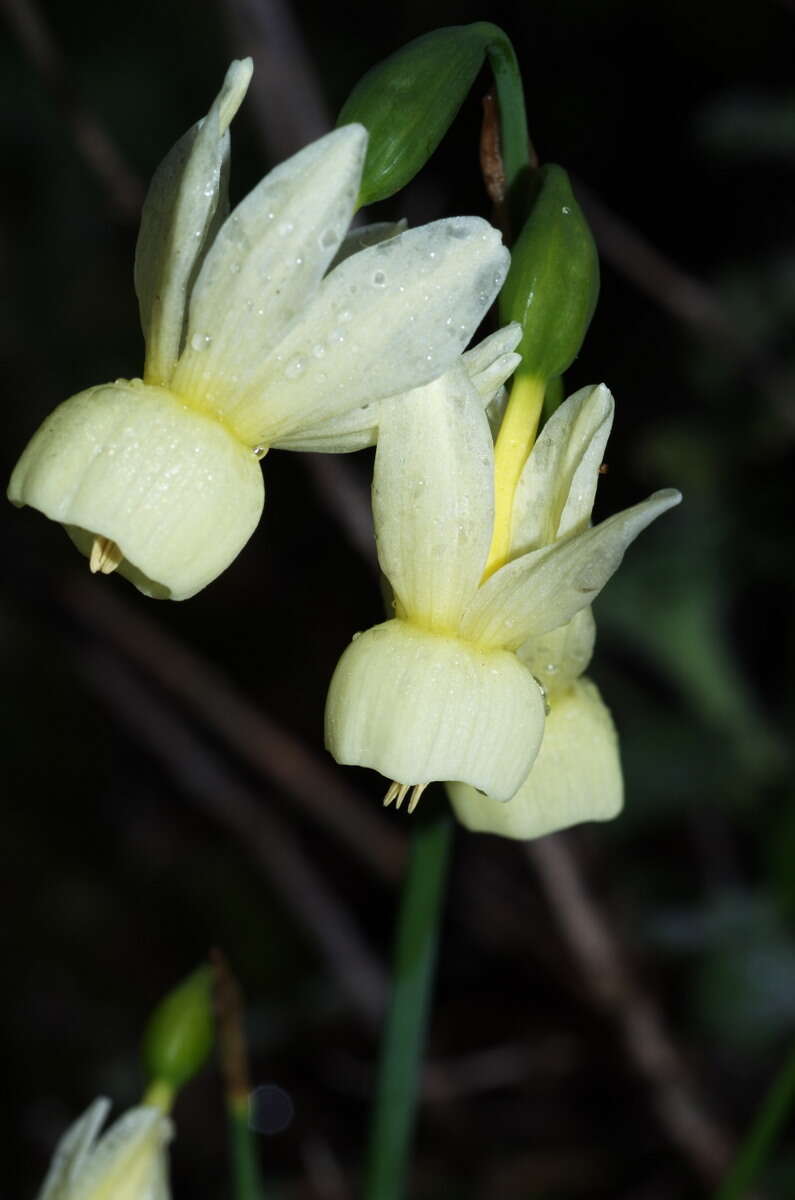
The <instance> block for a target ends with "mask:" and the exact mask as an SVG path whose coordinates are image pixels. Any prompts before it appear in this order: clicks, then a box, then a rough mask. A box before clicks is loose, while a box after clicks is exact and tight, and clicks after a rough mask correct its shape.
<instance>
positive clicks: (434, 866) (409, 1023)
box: [364, 806, 454, 1200]
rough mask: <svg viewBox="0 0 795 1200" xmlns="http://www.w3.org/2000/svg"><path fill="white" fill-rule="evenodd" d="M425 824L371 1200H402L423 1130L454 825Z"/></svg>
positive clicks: (429, 820)
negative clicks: (425, 1071)
mask: <svg viewBox="0 0 795 1200" xmlns="http://www.w3.org/2000/svg"><path fill="white" fill-rule="evenodd" d="M429 811H430V810H428V811H426V812H425V813H423V815H422V816H421V817H419V818H417V823H416V824H415V825H414V827H413V829H412V835H411V850H410V854H409V862H408V867H407V870H406V877H405V880H404V882H403V888H402V891H401V898H400V911H399V913H398V921H397V930H396V934H395V947H394V957H393V976H392V978H393V981H394V982H393V985H392V996H391V999H390V1003H389V1011H388V1013H387V1017H386V1024H385V1027H384V1033H383V1038H382V1041H381V1057H380V1063H379V1068H378V1085H377V1090H376V1096H375V1108H374V1112H373V1119H372V1125H371V1128H370V1145H369V1152H368V1160H367V1168H366V1176H365V1187H364V1197H365V1200H401V1198H402V1197H403V1196H404V1195H405V1190H406V1174H407V1169H408V1160H409V1154H410V1151H411V1145H412V1140H413V1135H414V1127H415V1124H416V1114H417V1100H418V1096H419V1092H420V1084H421V1078H422V1060H423V1051H424V1048H425V1040H426V1029H427V1023H428V1013H429V1010H430V1003H431V992H432V988H433V977H434V968H435V965H436V951H437V945H438V941H439V923H440V918H441V913H442V903H443V899H444V895H445V891H446V884H447V876H448V867H449V862H450V851H451V847H452V840H453V829H454V822H453V819H452V817H451V816H450V813H449V812H448V811H446V810H445V809H444V808H442V807H441V806H439V807H438V808H435V809H434V811H433V812H431V813H430V815H429Z"/></svg>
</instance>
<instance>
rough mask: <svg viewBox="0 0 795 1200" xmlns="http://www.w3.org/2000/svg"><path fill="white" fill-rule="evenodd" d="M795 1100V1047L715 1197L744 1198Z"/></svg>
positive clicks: (723, 1198) (720, 1198)
mask: <svg viewBox="0 0 795 1200" xmlns="http://www.w3.org/2000/svg"><path fill="white" fill-rule="evenodd" d="M793 1103H795V1049H793V1050H791V1051H790V1055H789V1058H788V1059H787V1060H786V1062H785V1063H784V1066H783V1067H782V1069H781V1071H780V1072H779V1074H778V1075H777V1076H776V1078H775V1080H774V1082H773V1086H772V1087H771V1089H770V1091H769V1092H768V1094H767V1095H766V1096H765V1099H764V1101H763V1102H762V1107H761V1108H760V1110H759V1112H758V1113H757V1114H756V1117H755V1118H754V1122H753V1124H752V1126H751V1128H750V1130H749V1131H748V1134H747V1135H746V1138H745V1141H744V1142H743V1144H742V1146H741V1147H740V1149H739V1150H738V1152H737V1157H736V1158H735V1160H734V1162H733V1163H732V1166H731V1168H730V1169H729V1173H728V1175H727V1176H726V1178H725V1179H724V1181H723V1183H722V1184H721V1185H720V1187H719V1188H718V1191H717V1192H716V1194H715V1200H743V1197H745V1196H747V1195H748V1191H749V1189H750V1187H751V1185H752V1184H753V1182H754V1180H755V1179H756V1177H757V1175H758V1174H759V1172H760V1171H761V1170H762V1167H763V1166H764V1165H765V1162H766V1161H767V1158H768V1155H769V1154H770V1151H771V1150H772V1148H773V1143H774V1142H775V1140H776V1138H777V1137H778V1135H779V1133H780V1132H781V1127H782V1125H783V1124H784V1122H785V1121H786V1119H787V1117H788V1115H789V1112H790V1109H791V1108H792V1106H793Z"/></svg>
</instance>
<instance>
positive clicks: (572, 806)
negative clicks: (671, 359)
mask: <svg viewBox="0 0 795 1200" xmlns="http://www.w3.org/2000/svg"><path fill="white" fill-rule="evenodd" d="M612 424H613V398H612V396H611V395H610V392H609V391H608V390H607V388H605V387H595V388H583V389H582V391H580V392H577V393H575V395H573V396H571V397H569V399H568V400H567V401H566V402H565V403H564V404H562V405H561V406H560V408H558V410H557V411H556V412H555V413H554V414H553V416H552V417H551V418H550V419H549V421H547V423H546V425H545V426H544V429H543V430H542V432H541V434H540V436H539V438H538V441H537V442H536V444H535V446H534V447H533V450H532V451H531V453H530V456H529V458H528V460H527V463H526V465H525V467H524V470H523V472H522V475H521V477H520V480H519V485H518V487H517V489H516V495H515V499H514V506H513V523H512V529H511V554H512V555H516V554H522V553H526V552H528V551H529V552H536V553H538V552H539V551H541V552H543V548H544V547H547V546H551V545H553V544H554V543H556V542H558V543H559V542H560V539H569V538H576V535H577V534H579V533H582V532H583V531H585V530H588V528H589V526H590V518H591V509H592V508H593V503H594V497H595V495H596V487H597V483H598V480H599V468H600V465H601V463H602V461H603V459H604V453H605V446H606V444H607V439H608V437H609V435H610V429H611V426H612ZM662 494H663V495H664V494H665V493H662ZM669 495H671V496H672V497H673V496H675V497H676V498H677V499H678V493H669ZM673 502H676V501H675V500H674V501H673ZM647 503H648V502H647ZM629 511H630V512H632V511H633V510H631V509H630V510H629ZM620 515H621V516H623V515H625V514H620ZM617 519H618V518H613V520H614V521H615V520H617ZM608 524H609V523H608ZM636 532H637V531H636ZM589 536H590V535H589ZM590 599H592V597H589V600H590ZM594 637H595V626H594V620H593V615H592V612H591V607H590V603H587V605H586V607H583V608H581V609H580V610H579V612H577V613H576V615H575V616H574V617H573V618H572V619H571V620H570V621H568V622H567V623H566V624H564V625H561V626H559V627H558V628H557V629H553V630H551V631H549V632H547V633H544V634H542V635H541V636H533V637H530V638H528V639H527V641H525V642H524V643H523V644H522V645H521V646H520V647H519V648H518V650H517V654H518V656H519V658H520V659H521V660H522V661H523V662H524V663H525V664H526V665H527V667H528V669H529V670H530V671H531V672H532V674H533V675H534V676H535V678H536V679H538V680H539V682H540V683H541V684H542V686H543V687H544V690H545V693H546V697H547V718H546V723H545V727H544V737H543V740H542V742H541V748H540V750H539V752H538V756H537V758H536V760H535V762H534V764H533V767H532V769H531V771H530V773H529V775H528V776H527V779H526V780H525V781H524V783H523V784H522V786H521V787H520V788H519V790H518V792H517V793H516V795H515V796H514V797H513V799H512V800H511V801H510V803H508V804H504V803H501V802H500V800H499V799H497V798H495V797H494V796H492V795H487V796H484V795H482V794H481V793H479V792H477V791H475V789H474V788H472V787H469V786H467V785H466V784H462V783H451V784H449V785H448V794H449V796H450V800H451V802H452V805H453V808H454V810H455V812H456V815H457V817H458V819H459V820H460V821H461V822H462V824H464V825H466V826H467V827H468V828H469V829H472V830H474V831H477V832H484V833H495V834H500V835H502V836H503V837H511V838H522V839H527V838H533V837H541V836H542V835H543V834H546V833H552V832H553V831H555V830H558V829H565V828H567V827H568V826H570V825H576V824H579V823H580V822H582V821H606V820H609V819H610V818H612V817H615V816H616V815H617V814H618V813H619V812H620V811H621V807H622V804H623V798H624V781H623V776H622V773H621V762H620V758H619V752H618V738H617V736H616V731H615V727H614V725H613V721H612V718H611V716H610V713H609V711H608V709H607V707H606V705H605V704H604V702H603V700H602V698H601V696H600V695H599V691H598V689H597V687H596V685H595V684H594V683H592V682H591V681H590V680H589V679H583V678H581V676H582V673H583V671H585V669H586V667H587V666H588V663H589V662H590V660H591V655H592V653H593V645H594Z"/></svg>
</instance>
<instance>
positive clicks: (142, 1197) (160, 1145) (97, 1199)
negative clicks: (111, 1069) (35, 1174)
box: [36, 1097, 173, 1200]
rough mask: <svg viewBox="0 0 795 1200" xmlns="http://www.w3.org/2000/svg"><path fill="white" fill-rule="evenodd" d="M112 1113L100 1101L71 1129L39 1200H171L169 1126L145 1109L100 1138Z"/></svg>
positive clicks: (125, 1117)
mask: <svg viewBox="0 0 795 1200" xmlns="http://www.w3.org/2000/svg"><path fill="white" fill-rule="evenodd" d="M109 1111H110V1101H109V1100H106V1099H104V1098H102V1097H100V1098H99V1099H97V1100H95V1101H94V1102H93V1104H91V1105H90V1106H89V1107H88V1109H86V1111H85V1112H84V1113H83V1115H82V1116H81V1117H79V1118H78V1120H77V1121H75V1123H74V1124H73V1125H71V1126H70V1127H69V1129H68V1130H67V1131H66V1133H65V1134H64V1135H63V1137H62V1138H61V1140H60V1142H59V1143H58V1145H57V1147H56V1149H55V1154H54V1155H53V1159H52V1163H51V1164H50V1169H49V1171H48V1173H47V1177H46V1179H45V1180H44V1183H43V1184H42V1187H41V1190H40V1191H39V1193H38V1196H37V1198H36V1200H169V1195H170V1192H169V1186H168V1162H167V1156H166V1147H167V1145H168V1143H169V1141H170V1140H171V1137H172V1135H173V1129H172V1125H171V1121H170V1120H169V1119H168V1117H166V1116H164V1115H163V1113H162V1112H161V1110H160V1109H159V1108H155V1107H149V1106H145V1105H142V1106H140V1107H138V1108H131V1109H129V1110H128V1111H127V1112H126V1113H124V1115H123V1116H121V1117H119V1119H118V1120H117V1121H116V1122H115V1123H114V1124H113V1125H111V1126H110V1128H109V1129H107V1130H106V1131H105V1132H104V1133H103V1134H102V1135H101V1136H100V1129H101V1128H102V1125H103V1123H104V1121H105V1118H106V1117H107V1115H108V1112H109Z"/></svg>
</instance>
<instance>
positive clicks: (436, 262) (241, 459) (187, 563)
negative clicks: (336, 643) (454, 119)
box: [9, 60, 508, 600]
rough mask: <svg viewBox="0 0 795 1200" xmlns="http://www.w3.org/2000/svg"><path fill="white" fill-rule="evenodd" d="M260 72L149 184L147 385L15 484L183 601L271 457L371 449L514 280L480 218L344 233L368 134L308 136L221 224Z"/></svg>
mask: <svg viewBox="0 0 795 1200" xmlns="http://www.w3.org/2000/svg"><path fill="white" fill-rule="evenodd" d="M250 76H251V62H250V60H246V61H244V62H237V63H233V64H232V67H231V68H230V70H229V72H228V74H227V77H226V80H225V82H224V86H223V88H222V90H221V92H220V94H219V96H218V97H217V99H216V101H215V103H214V104H213V106H212V107H211V109H210V111H209V113H208V114H207V116H206V117H205V118H204V119H203V120H202V121H200V122H199V123H198V124H197V125H196V126H194V127H193V128H192V129H191V130H190V131H189V132H188V133H187V134H186V135H185V136H184V137H183V138H182V139H181V140H180V141H179V142H178V143H177V144H176V146H175V147H174V148H173V149H172V151H171V152H170V153H169V155H168V156H167V157H166V159H165V160H164V161H163V163H162V164H161V165H160V167H159V168H158V170H157V172H156V174H155V176H154V179H153V180H152V184H151V187H150V189H149V193H148V196H147V199H146V204H145V207H144V212H143V216H142V221H141V231H140V235H139V239H138V247H137V251H136V263H135V284H136V291H137V293H138V299H139V305H140V312H141V321H142V325H143V330H144V336H145V341H146V359H145V366H144V374H143V380H136V379H134V380H130V381H127V380H117V381H116V382H115V383H109V384H103V385H100V386H99V387H93V388H89V389H88V390H87V391H84V392H81V393H80V394H79V395H77V396H74V397H72V398H71V399H70V400H67V401H66V402H65V403H64V404H62V405H60V407H59V408H57V409H56V410H55V412H54V413H53V414H52V415H51V416H50V417H49V418H48V419H47V420H46V421H45V422H44V424H43V425H42V427H41V428H40V429H39V431H38V432H37V433H36V434H35V435H34V437H33V439H32V441H31V442H30V444H29V445H28V447H27V449H26V450H25V452H24V453H23V455H22V457H21V459H20V461H19V463H18V464H17V467H16V469H15V471H14V473H13V475H12V478H11V482H10V486H9V497H10V499H11V500H12V501H13V502H14V503H16V504H20V505H21V504H28V505H31V506H33V507H34V508H37V509H39V510H40V511H41V512H43V513H44V514H45V515H46V516H48V517H50V518H51V519H52V520H55V521H59V522H61V523H62V524H63V525H64V526H66V528H67V531H68V532H69V534H70V536H71V537H72V539H73V541H74V542H75V543H76V545H77V546H78V548H79V549H80V550H81V551H82V552H83V553H84V554H86V555H87V556H88V557H89V559H90V563H91V567H92V570H99V571H103V572H106V573H107V572H109V571H112V570H115V569H118V570H119V572H120V573H121V574H123V575H125V576H126V577H127V578H129V579H130V580H131V581H132V582H133V583H134V584H135V586H136V587H138V588H139V589H140V590H141V591H143V592H146V593H147V594H149V595H153V596H159V597H168V598H170V599H174V600H179V599H184V598H186V597H188V596H192V595H193V594H194V593H195V592H197V591H199V590H200V589H201V588H203V587H204V586H206V584H208V583H209V582H210V581H211V580H212V579H214V578H215V577H216V576H217V575H218V574H220V572H221V571H223V570H224V569H225V568H226V567H227V566H228V565H229V563H230V562H231V561H232V560H233V559H234V558H235V556H236V555H237V554H238V553H239V551H240V550H241V548H242V547H243V545H244V544H245V542H246V541H247V540H248V538H249V537H250V535H251V533H252V532H253V530H254V528H255V526H256V524H257V522H258V520H259V517H260V514H261V511H262V506H263V502H264V489H263V483H262V472H261V468H260V466H259V461H258V460H259V459H260V458H261V457H262V456H263V455H264V454H265V453H266V451H267V450H268V449H269V448H271V447H283V448H286V449H292V450H302V449H321V448H322V449H324V450H329V451H334V452H340V451H346V450H350V449H356V448H358V447H360V446H362V445H366V444H368V438H371V434H370V433H368V430H371V429H372V427H373V424H374V422H373V413H374V411H375V409H376V408H377V406H378V404H379V403H380V402H382V401H383V400H385V399H389V398H391V397H394V396H396V395H398V394H400V393H402V392H405V391H408V390H410V389H412V388H415V387H417V386H420V385H422V384H425V383H427V382H428V381H430V380H431V379H434V378H436V377H437V376H438V375H440V374H441V373H443V372H444V371H445V370H447V369H448V368H449V367H450V365H451V363H452V362H453V361H454V360H455V359H456V358H457V357H458V355H459V354H460V352H461V350H462V349H463V347H464V346H466V344H467V343H468V341H469V340H470V338H471V336H472V334H473V332H474V331H475V329H476V328H477V326H478V324H479V322H480V320H481V319H482V316H483V314H484V313H485V311H486V309H487V308H488V307H489V305H490V304H491V302H492V300H493V298H494V296H495V295H496V293H497V291H498V290H499V288H500V286H501V284H502V282H503V280H504V278H505V274H506V271H507V264H508V253H507V251H506V250H505V249H504V248H503V247H502V245H501V242H500V237H499V234H498V233H497V231H496V230H494V229H492V228H491V227H490V226H489V225H488V224H487V223H486V222H485V221H482V220H480V219H479V218H476V217H469V218H467V217H460V218H454V219H450V220H443V221H436V222H434V223H432V224H430V225H425V226H422V227H420V228H418V229H413V230H408V231H404V232H399V233H397V235H396V236H391V237H390V236H389V233H390V232H392V230H389V229H386V230H384V229H382V230H380V231H379V230H376V231H370V233H369V234H368V233H367V231H365V232H364V233H363V232H362V231H358V232H355V233H354V234H353V236H352V237H350V238H348V239H346V236H345V235H346V230H347V228H348V225H349V223H350V220H351V218H352V216H353V214H354V211H355V207H356V202H357V196H358V192H359V182H360V177H361V172H362V165H363V162H364V155H365V150H366V143H367V134H366V131H365V130H364V128H363V127H362V126H361V125H348V126H345V127H343V128H341V129H337V130H335V131H334V132H333V133H330V134H328V136H326V137H324V138H321V139H320V140H319V141H317V142H314V143H312V144H311V145H309V146H307V147H306V148H305V149H304V150H302V151H300V152H299V153H298V154H296V155H294V156H293V157H292V158H290V159H289V160H288V161H287V162H285V163H282V164H281V166H279V167H277V168H276V169H275V170H274V171H272V172H271V173H270V174H269V175H267V176H266V177H265V178H264V179H263V180H262V182H261V183H260V184H259V185H258V186H257V187H256V188H255V189H254V190H253V191H252V192H251V194H250V195H249V196H247V197H246V199H245V200H243V201H242V203H241V204H239V205H238V206H237V208H236V209H235V210H234V211H233V212H232V213H231V215H227V212H228V202H227V177H228V171H229V134H228V126H229V123H230V121H231V119H232V117H233V116H234V114H235V112H236V111H237V109H238V107H239V105H240V103H241V101H242V99H243V96H244V95H245V92H246V88H247V86H248V82H249V79H250ZM373 239H376V244H374V245H367V242H368V241H372V240H373ZM363 246H364V248H362V247H363ZM349 414H353V417H352V419H351V421H348V422H347V423H346V418H347V417H348V416H349ZM340 422H341V423H342V424H341V425H340V427H339V428H337V425H338V423H340Z"/></svg>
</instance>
